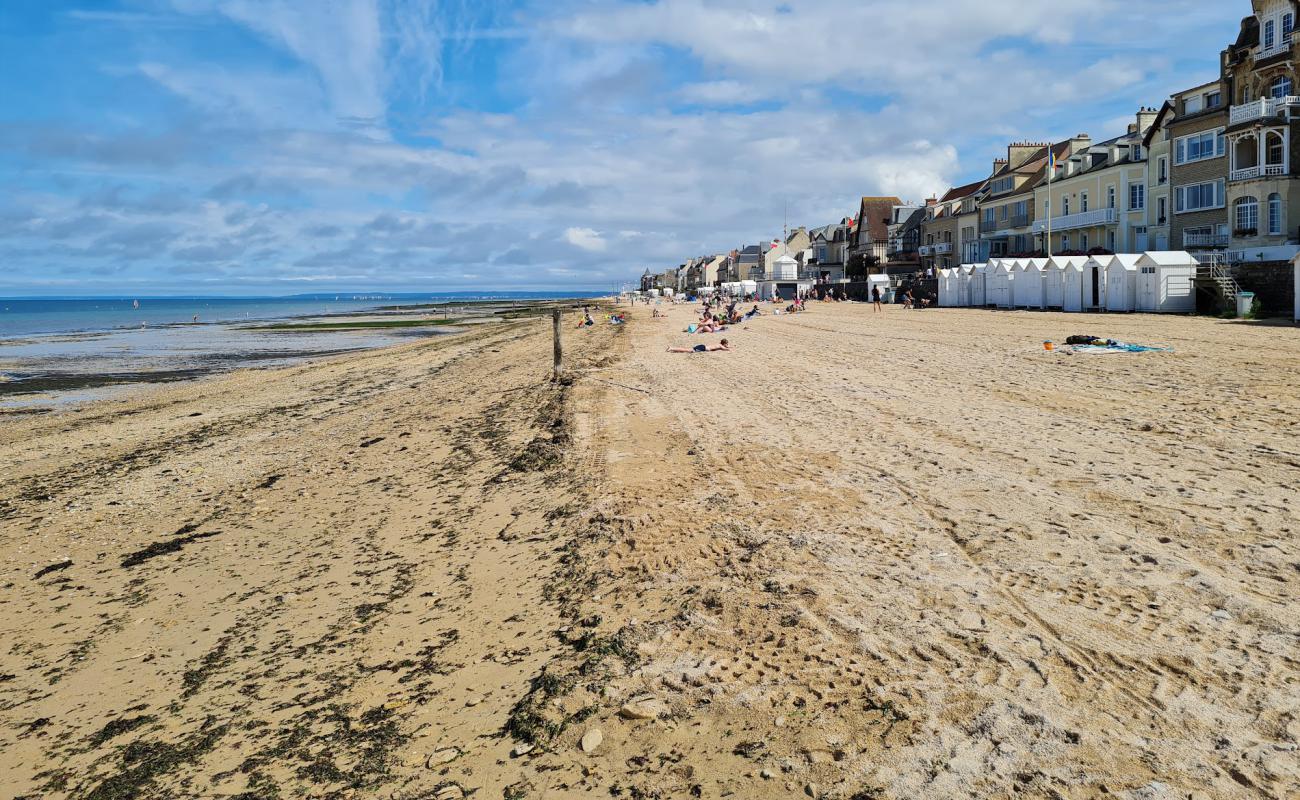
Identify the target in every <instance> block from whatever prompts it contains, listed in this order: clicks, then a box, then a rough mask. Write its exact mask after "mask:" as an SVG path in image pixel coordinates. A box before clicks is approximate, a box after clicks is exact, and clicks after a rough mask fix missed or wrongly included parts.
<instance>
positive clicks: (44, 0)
mask: <svg viewBox="0 0 1300 800" xmlns="http://www.w3.org/2000/svg"><path fill="white" fill-rule="evenodd" d="M1249 13H1251V10H1250V3H1249V2H1241V1H1240V0H1214V1H1213V2H1206V0H1051V2H1047V1H1046V0H929V2H904V0H784V1H783V2H781V1H780V0H778V2H756V1H752V0H486V1H484V0H480V2H474V0H66V1H65V0H0V59H2V60H3V62H4V68H3V69H0V295H42V294H65V295H66V294H78V295H97V294H138V293H144V292H149V293H153V294H165V293H173V294H176V293H183V294H214V295H252V294H297V293H304V292H316V291H336V290H352V291H362V290H364V291H454V290H461V289H497V290H508V289H517V290H551V289H557V290H558V289H596V290H603V289H608V288H610V287H612V286H615V285H618V284H621V283H623V282H625V281H631V280H634V279H635V278H636V277H637V276H639V275H640V273H641V271H642V270H643V269H645V268H647V267H649V268H651V269H652V270H654V271H660V270H662V269H666V268H668V267H671V266H674V265H676V264H678V263H681V262H683V261H685V260H686V259H688V258H690V257H693V256H699V255H705V254H709V253H715V252H727V251H729V250H731V249H732V248H737V247H741V246H744V245H745V244H752V243H755V242H759V241H764V240H769V239H771V238H773V237H775V236H779V235H780V233H781V230H782V226H783V224H784V223H785V222H786V221H787V216H786V215H787V209H788V222H789V224H790V225H791V226H792V227H793V226H797V225H807V226H809V227H813V226H816V225H823V224H827V223H831V222H836V221H838V220H839V219H841V218H842V217H844V216H847V215H851V214H853V213H854V212H855V211H856V209H857V205H858V199H859V198H860V197H861V196H862V195H896V196H899V197H901V198H903V199H904V200H910V201H918V200H923V199H924V198H925V197H927V196H930V195H932V194H935V193H941V192H943V191H944V190H945V189H946V188H948V187H949V186H953V185H960V184H963V183H967V182H970V181H974V180H978V179H980V178H983V177H985V176H986V175H987V174H988V172H989V169H990V167H991V165H992V161H993V159H994V158H997V157H999V156H1000V155H1005V148H1006V144H1007V142H1008V141H1012V140H1033V141H1043V140H1047V139H1054V140H1060V139H1063V138H1066V137H1068V136H1071V135H1073V134H1076V133H1082V132H1086V133H1088V134H1090V135H1091V136H1092V137H1093V138H1094V139H1096V140H1102V139H1107V138H1110V137H1111V136H1115V135H1118V134H1120V133H1122V132H1123V131H1124V128H1125V125H1127V123H1128V122H1129V121H1130V120H1131V119H1132V116H1133V114H1134V113H1135V112H1136V111H1137V109H1138V108H1139V107H1140V106H1144V105H1150V106H1159V105H1160V104H1161V103H1162V102H1163V101H1164V99H1165V98H1167V97H1168V96H1169V94H1171V93H1172V92H1175V91H1178V90H1180V89H1184V88H1188V87H1191V86H1194V85H1196V84H1199V83H1201V82H1204V81H1206V80H1210V79H1213V78H1214V77H1215V76H1216V75H1217V71H1218V66H1217V65H1218V59H1219V53H1220V51H1221V50H1222V49H1223V48H1224V47H1225V46H1226V45H1227V44H1228V43H1229V42H1230V41H1232V40H1234V39H1235V38H1236V34H1237V31H1238V28H1239V25H1240V21H1241V18H1242V17H1243V16H1245V15H1247V14H1249Z"/></svg>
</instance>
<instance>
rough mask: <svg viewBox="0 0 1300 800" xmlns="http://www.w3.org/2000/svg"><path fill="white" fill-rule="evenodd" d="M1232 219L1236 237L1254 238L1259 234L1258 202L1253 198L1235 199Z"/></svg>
mask: <svg viewBox="0 0 1300 800" xmlns="http://www.w3.org/2000/svg"><path fill="white" fill-rule="evenodd" d="M1235 212H1236V213H1235V215H1234V217H1233V218H1234V219H1235V220H1236V223H1237V230H1236V231H1235V232H1234V233H1235V235H1237V236H1254V235H1255V234H1256V233H1258V232H1259V201H1258V200H1256V199H1255V198H1253V197H1241V198H1238V199H1237V203H1236V206H1235Z"/></svg>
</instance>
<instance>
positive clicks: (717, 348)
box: [668, 339, 731, 353]
mask: <svg viewBox="0 0 1300 800" xmlns="http://www.w3.org/2000/svg"><path fill="white" fill-rule="evenodd" d="M722 351H726V352H728V353H730V352H731V344H730V343H729V342H728V341H727V340H726V339H723V340H722V341H721V342H718V343H717V344H715V345H711V346H710V345H707V344H697V345H695V346H694V347H670V348H668V352H670V353H717V352H722Z"/></svg>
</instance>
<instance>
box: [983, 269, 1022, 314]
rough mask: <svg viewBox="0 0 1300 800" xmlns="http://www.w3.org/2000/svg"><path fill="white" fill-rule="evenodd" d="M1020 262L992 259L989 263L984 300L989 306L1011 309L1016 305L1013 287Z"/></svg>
mask: <svg viewBox="0 0 1300 800" xmlns="http://www.w3.org/2000/svg"><path fill="white" fill-rule="evenodd" d="M1019 268H1020V261H1018V260H1016V259H1010V258H1000V259H994V260H993V261H991V262H989V271H988V274H987V276H986V277H985V282H986V283H987V289H986V292H985V294H986V297H985V300H986V301H987V302H988V304H989V305H991V306H997V307H998V308H1012V307H1013V306H1015V304H1016V298H1015V293H1014V285H1015V280H1016V271H1017V270H1018V269H1019Z"/></svg>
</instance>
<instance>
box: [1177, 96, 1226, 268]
mask: <svg viewBox="0 0 1300 800" xmlns="http://www.w3.org/2000/svg"><path fill="white" fill-rule="evenodd" d="M1224 97H1225V92H1224V86H1223V81H1222V80H1218V81H1213V82H1211V83H1207V84H1204V85H1201V86H1196V87H1193V88H1191V89H1187V90H1185V91H1182V92H1178V93H1176V94H1175V95H1174V96H1173V98H1172V99H1171V101H1170V103H1171V105H1172V106H1173V117H1172V119H1170V120H1169V122H1168V131H1169V138H1170V154H1171V156H1172V158H1171V167H1170V175H1171V178H1170V180H1171V187H1170V197H1171V198H1172V205H1173V216H1172V217H1171V218H1170V223H1169V238H1170V243H1171V245H1172V246H1173V247H1174V248H1175V249H1180V250H1187V251H1189V252H1192V253H1194V254H1197V253H1200V254H1205V253H1210V252H1216V251H1217V252H1222V251H1224V250H1226V248H1227V246H1228V243H1229V241H1230V238H1231V237H1230V236H1229V232H1228V214H1227V211H1226V209H1227V176H1228V159H1227V139H1226V138H1225V131H1226V128H1227V122H1228V106H1227V105H1226V104H1225V103H1224Z"/></svg>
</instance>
